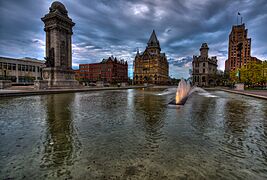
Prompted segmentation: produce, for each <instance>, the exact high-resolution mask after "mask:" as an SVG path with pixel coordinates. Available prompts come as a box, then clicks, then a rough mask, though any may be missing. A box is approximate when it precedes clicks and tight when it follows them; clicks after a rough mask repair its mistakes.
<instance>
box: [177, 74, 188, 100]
mask: <svg viewBox="0 0 267 180" xmlns="http://www.w3.org/2000/svg"><path fill="white" fill-rule="evenodd" d="M190 90H191V86H190V84H189V83H187V82H186V81H185V80H184V79H181V81H180V82H179V84H178V87H177V91H176V96H175V104H180V103H182V104H184V103H185V101H186V98H187V97H188V96H189V92H190ZM182 101H184V103H183V102H182Z"/></svg>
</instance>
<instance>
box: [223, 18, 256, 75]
mask: <svg viewBox="0 0 267 180" xmlns="http://www.w3.org/2000/svg"><path fill="white" fill-rule="evenodd" d="M251 61H255V62H259V61H260V60H259V59H257V58H256V57H251V38H248V29H246V28H245V24H244V23H243V24H241V25H234V26H233V27H232V31H231V33H230V34H229V44H228V59H227V60H226V61H225V70H226V71H234V70H236V69H238V68H240V67H241V66H244V65H245V66H246V65H247V64H248V63H249V62H251Z"/></svg>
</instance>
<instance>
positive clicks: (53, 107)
mask: <svg viewBox="0 0 267 180" xmlns="http://www.w3.org/2000/svg"><path fill="white" fill-rule="evenodd" d="M73 97H74V96H73V95H69V94H63V95H48V96H47V103H46V106H47V118H46V122H47V131H46V136H45V141H44V153H43V157H42V163H41V168H44V169H45V170H47V172H48V174H47V175H46V176H47V177H65V178H71V174H70V170H69V167H71V165H73V163H74V158H75V148H76V147H77V146H75V144H77V142H78V141H77V140H74V138H75V137H74V136H75V133H74V127H73V119H72V114H71V104H72V102H73Z"/></svg>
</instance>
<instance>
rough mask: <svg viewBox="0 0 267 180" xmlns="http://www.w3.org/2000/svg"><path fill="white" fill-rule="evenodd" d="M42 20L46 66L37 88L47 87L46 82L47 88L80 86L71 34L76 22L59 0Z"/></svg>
mask: <svg viewBox="0 0 267 180" xmlns="http://www.w3.org/2000/svg"><path fill="white" fill-rule="evenodd" d="M41 20H42V21H43V22H44V25H45V27H44V31H45V33H46V57H45V60H46V62H45V64H46V68H43V71H42V72H43V73H42V74H43V81H38V82H36V83H37V88H38V87H39V88H40V86H43V87H44V88H45V87H46V84H47V88H54V87H60V88H62V87H66V88H70V87H76V86H78V85H79V83H78V81H76V80H75V73H74V71H73V70H72V47H71V36H72V34H73V31H72V28H73V26H74V25H75V23H74V22H73V21H72V19H71V18H70V17H69V16H68V11H67V9H66V8H65V6H64V5H63V4H62V3H61V2H58V1H55V2H53V3H52V4H51V7H50V8H49V13H48V14H46V15H45V16H44V17H42V18H41ZM38 83H39V84H38ZM40 83H41V84H42V85H40Z"/></svg>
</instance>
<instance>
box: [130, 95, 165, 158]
mask: <svg viewBox="0 0 267 180" xmlns="http://www.w3.org/2000/svg"><path fill="white" fill-rule="evenodd" d="M154 94H157V92H154ZM154 94H153V93H151V94H149V93H146V92H145V91H144V92H143V93H142V95H141V96H139V97H138V98H136V99H135V104H136V114H139V115H140V118H139V119H138V121H139V122H140V121H141V123H142V126H143V127H144V132H145V142H144V147H143V149H142V155H143V156H144V157H146V158H149V157H150V156H151V155H153V154H154V153H155V152H156V151H157V149H158V148H159V144H160V142H161V141H163V140H164V133H163V132H162V128H163V126H164V117H165V115H166V104H165V102H162V97H160V96H155V95H154Z"/></svg>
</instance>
